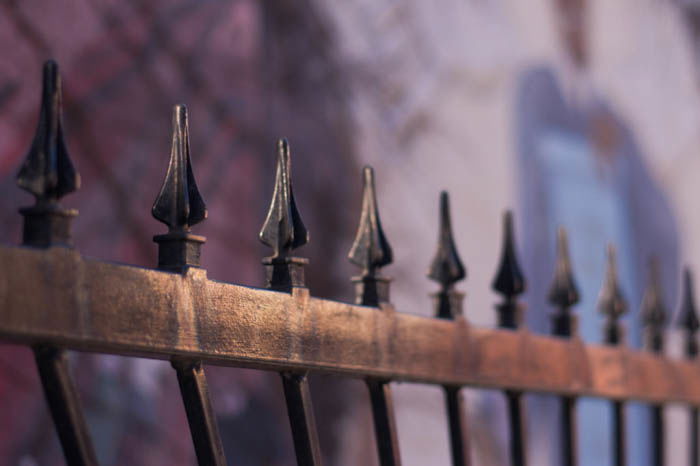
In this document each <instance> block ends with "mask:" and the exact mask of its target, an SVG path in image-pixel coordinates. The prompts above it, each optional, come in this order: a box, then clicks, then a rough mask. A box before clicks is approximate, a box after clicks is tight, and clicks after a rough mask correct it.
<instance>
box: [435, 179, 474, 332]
mask: <svg viewBox="0 0 700 466" xmlns="http://www.w3.org/2000/svg"><path fill="white" fill-rule="evenodd" d="M466 275H467V272H466V270H465V269H464V264H462V260H461V259H460V258H459V253H458V252H457V246H455V242H454V237H453V236H452V222H451V221H450V197H449V195H448V194H447V192H446V191H442V192H441V193H440V232H439V235H438V247H437V252H436V253H435V257H434V258H433V262H432V263H431V265H430V268H429V269H428V278H430V279H432V280H434V281H436V282H437V283H439V284H440V290H439V291H438V292H437V293H434V294H433V295H432V297H433V302H434V306H435V314H436V316H437V317H440V318H443V319H453V318H454V317H456V316H457V315H459V314H461V313H462V299H463V298H464V294H463V293H460V292H458V291H456V290H455V289H454V287H453V285H454V284H455V283H456V282H458V281H460V280H462V279H464V277H466Z"/></svg>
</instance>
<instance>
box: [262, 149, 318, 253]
mask: <svg viewBox="0 0 700 466" xmlns="http://www.w3.org/2000/svg"><path fill="white" fill-rule="evenodd" d="M290 172H291V160H290V154H289V143H288V142H287V140H286V139H280V140H279V141H278V142H277V173H276V175H275V189H274V192H273V193H272V201H271V202H270V208H269V209H268V211H267V217H266V218H265V223H264V224H263V226H262V229H261V230H260V241H262V242H263V243H264V244H266V245H267V246H270V247H271V248H272V251H273V254H272V256H271V257H272V258H283V257H287V255H289V253H290V252H291V251H293V250H294V249H297V248H299V247H301V246H303V245H305V244H306V243H308V242H309V233H308V231H307V230H306V227H305V226H304V222H303V221H302V220H301V216H300V215H299V211H298V210H297V206H296V203H295V202H294V191H293V190H292V181H291V178H290Z"/></svg>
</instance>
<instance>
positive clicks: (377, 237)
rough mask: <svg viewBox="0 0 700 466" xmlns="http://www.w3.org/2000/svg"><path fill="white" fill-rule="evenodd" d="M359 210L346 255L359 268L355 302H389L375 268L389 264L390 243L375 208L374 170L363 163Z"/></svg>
mask: <svg viewBox="0 0 700 466" xmlns="http://www.w3.org/2000/svg"><path fill="white" fill-rule="evenodd" d="M362 183H363V186H362V213H361V214H360V224H359V226H358V227H357V233H356V234H355V241H354V242H353V243H352V247H351V248H350V252H349V253H348V258H349V259H350V262H352V263H353V264H355V265H357V266H359V267H361V268H362V272H361V274H360V275H359V276H357V277H353V278H352V281H353V283H354V284H355V303H357V304H362V305H364V306H379V305H380V303H388V302H389V282H390V281H391V280H390V279H389V278H387V277H382V276H380V273H379V269H381V268H382V267H384V266H385V265H388V264H391V262H392V260H393V254H392V251H391V246H389V242H388V241H387V239H386V237H385V236H384V231H383V230H382V223H381V221H380V220H379V211H378V209H377V193H376V191H375V187H374V170H372V168H371V167H369V166H366V167H364V168H363V170H362Z"/></svg>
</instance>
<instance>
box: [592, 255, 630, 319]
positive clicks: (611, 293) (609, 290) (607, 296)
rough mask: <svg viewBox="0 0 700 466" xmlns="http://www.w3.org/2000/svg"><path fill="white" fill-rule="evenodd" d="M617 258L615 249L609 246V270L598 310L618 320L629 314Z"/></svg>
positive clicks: (607, 270)
mask: <svg viewBox="0 0 700 466" xmlns="http://www.w3.org/2000/svg"><path fill="white" fill-rule="evenodd" d="M615 256H616V255H615V247H614V246H613V245H608V250H607V269H606V272H605V281H604V282H603V288H602V289H601V292H600V297H599V300H598V310H599V311H600V312H601V313H602V314H604V315H606V316H608V317H609V318H611V319H614V320H617V319H619V318H620V317H621V316H622V315H623V314H625V313H626V312H627V301H626V300H625V297H624V295H623V294H622V290H621V289H620V284H619V281H618V277H617V260H616V257H615Z"/></svg>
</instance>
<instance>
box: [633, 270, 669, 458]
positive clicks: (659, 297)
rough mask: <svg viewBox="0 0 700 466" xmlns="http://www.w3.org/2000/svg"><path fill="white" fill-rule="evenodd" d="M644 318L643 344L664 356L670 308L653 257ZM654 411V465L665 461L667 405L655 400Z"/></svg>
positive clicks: (645, 294) (643, 309) (644, 303)
mask: <svg viewBox="0 0 700 466" xmlns="http://www.w3.org/2000/svg"><path fill="white" fill-rule="evenodd" d="M640 314H641V318H642V326H643V333H644V342H643V347H644V349H646V350H647V351H650V352H652V353H654V354H658V355H660V356H663V351H664V327H665V325H666V320H667V315H668V312H667V311H666V305H665V304H664V302H663V291H662V290H661V279H660V277H659V261H658V259H657V258H656V257H652V258H651V260H650V261H649V282H648V284H647V288H646V290H645V292H644V297H643V298H642V308H641V312H640ZM649 413H650V423H651V425H650V440H651V443H650V448H651V459H652V464H653V465H654V466H662V465H663V464H664V456H665V444H664V432H665V428H664V407H663V404H660V403H654V404H652V405H651V406H650V407H649Z"/></svg>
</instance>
